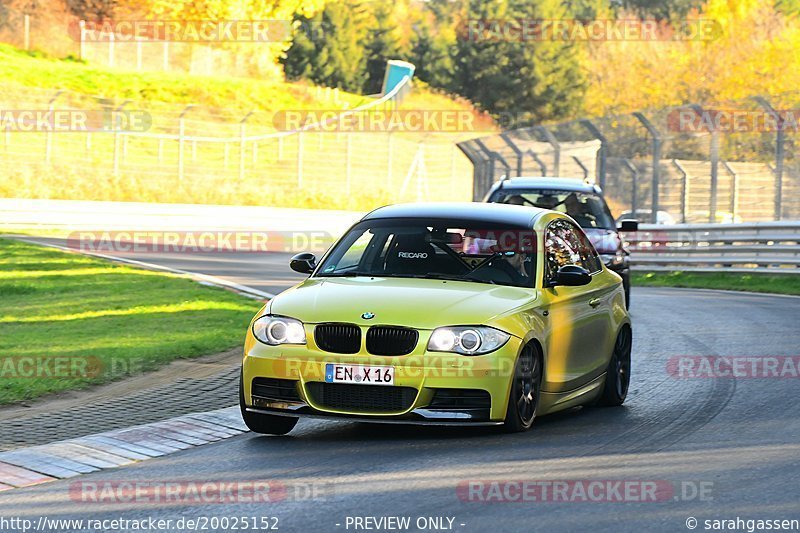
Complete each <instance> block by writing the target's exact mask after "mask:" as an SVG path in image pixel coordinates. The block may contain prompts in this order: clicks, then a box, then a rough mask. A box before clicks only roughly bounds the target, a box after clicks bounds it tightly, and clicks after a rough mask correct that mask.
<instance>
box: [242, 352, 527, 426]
mask: <svg viewBox="0 0 800 533" xmlns="http://www.w3.org/2000/svg"><path fill="white" fill-rule="evenodd" d="M248 341H250V339H248ZM311 343H312V344H311V345H309V346H288V345H284V346H267V345H263V344H261V343H258V342H257V341H252V342H247V344H246V351H245V357H244V361H243V366H242V376H243V389H244V398H245V407H246V408H247V410H248V411H251V412H255V413H262V414H272V415H284V416H308V417H325V418H330V417H337V418H346V419H351V420H361V421H370V422H395V423H403V424H433V425H496V424H500V423H502V421H503V420H504V419H505V414H506V409H507V403H508V396H509V394H508V393H509V387H510V384H511V375H512V373H513V369H514V364H515V362H516V357H517V354H518V353H519V350H520V349H521V340H520V339H518V338H516V337H511V339H509V341H508V342H507V343H506V344H505V345H504V346H503V347H501V348H500V349H498V350H496V351H494V352H492V353H490V354H486V355H481V356H472V357H469V356H462V355H457V354H443V353H427V352H425V351H424V346H425V343H423V342H422V340H421V341H420V345H422V347H423V348H422V349H420V347H419V346H418V348H417V350H415V352H413V353H411V354H409V355H405V356H396V357H392V356H375V355H370V354H368V353H358V354H353V355H341V354H333V353H326V352H322V351H321V350H319V349H318V348H317V347H316V346H313V341H311ZM327 363H339V364H361V365H375V366H393V367H394V368H395V378H394V385H393V386H377V385H351V387H356V388H357V389H355V390H356V392H360V391H362V390H364V389H358V387H362V388H363V387H370V388H375V387H377V388H378V389H381V390H377V391H374V390H373V391H372V393H374V394H380V393H381V392H382V391H383V389H389V388H403V390H404V392H405V393H407V394H408V395H407V396H406V398H407V400H408V401H405V402H403V404H402V406H396V407H392V408H389V409H380V408H378V409H376V408H374V407H373V406H364V408H357V407H348V408H343V407H341V406H337V405H336V404H335V402H334V403H333V404H331V402H327V403H326V402H325V401H322V399H321V395H320V393H319V390H320V389H321V388H322V387H329V386H330V385H333V384H326V385H324V386H323V385H322V384H323V383H325V365H326V364H327ZM257 378H267V379H277V380H290V382H291V383H293V384H294V387H295V390H296V393H297V394H296V397H294V398H291V397H281V398H272V397H264V395H263V394H262V393H261V392H259V394H262V396H258V395H255V394H254V385H253V382H254V380H256V379H257ZM287 383H288V381H287ZM458 391H467V394H469V391H473V392H480V391H486V393H488V401H487V402H486V404H481V405H474V404H473V405H469V404H468V405H456V404H454V403H453V402H449V403H448V402H447V401H442V398H445V397H446V398H450V397H452V396H453V395H454V394H455V393H456V392H458ZM387 392H390V391H388V390H387ZM391 392H396V391H391ZM267 396H270V395H267ZM467 403H469V402H467ZM376 405H381V404H380V403H376ZM379 409H380V410H379Z"/></svg>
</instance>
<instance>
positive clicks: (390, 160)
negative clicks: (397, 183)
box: [386, 131, 394, 187]
mask: <svg viewBox="0 0 800 533" xmlns="http://www.w3.org/2000/svg"><path fill="white" fill-rule="evenodd" d="M387 143H388V147H387V150H388V152H389V153H388V156H387V158H386V182H387V183H388V184H389V187H391V186H392V178H393V176H392V173H393V168H392V167H393V166H394V135H393V133H392V132H391V131H390V132H389V140H388V141H387Z"/></svg>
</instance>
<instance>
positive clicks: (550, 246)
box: [544, 220, 585, 281]
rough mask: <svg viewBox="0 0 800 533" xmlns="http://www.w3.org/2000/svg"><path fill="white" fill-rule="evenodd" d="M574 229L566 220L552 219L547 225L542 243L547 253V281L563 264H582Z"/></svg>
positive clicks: (581, 265)
mask: <svg viewBox="0 0 800 533" xmlns="http://www.w3.org/2000/svg"><path fill="white" fill-rule="evenodd" d="M576 229H577V228H575V226H573V225H572V224H571V223H570V222H568V221H566V220H554V221H553V222H551V223H550V224H549V225H548V226H547V230H546V233H545V243H544V244H545V249H546V254H547V256H546V258H545V262H546V267H545V270H546V272H545V275H546V277H547V280H548V281H549V280H552V279H553V278H554V277H555V274H556V272H558V269H559V268H561V267H563V266H565V265H577V266H580V267H583V266H584V265H583V259H582V258H581V253H580V249H581V246H580V241H579V240H578V236H577V233H576V231H575V230H576ZM584 268H585V267H584Z"/></svg>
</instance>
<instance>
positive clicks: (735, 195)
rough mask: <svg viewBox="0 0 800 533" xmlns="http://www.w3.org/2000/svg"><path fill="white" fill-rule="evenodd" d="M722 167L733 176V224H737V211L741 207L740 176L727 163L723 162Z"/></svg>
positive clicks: (731, 204) (731, 205)
mask: <svg viewBox="0 0 800 533" xmlns="http://www.w3.org/2000/svg"><path fill="white" fill-rule="evenodd" d="M722 167H723V168H724V169H725V171H726V172H727V173H728V174H730V176H731V203H730V208H731V222H734V223H735V222H736V211H737V210H738V207H739V174H738V173H737V172H736V171H735V170H733V168H731V166H730V165H729V164H728V162H727V161H722Z"/></svg>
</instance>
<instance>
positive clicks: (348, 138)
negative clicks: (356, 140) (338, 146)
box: [344, 133, 353, 195]
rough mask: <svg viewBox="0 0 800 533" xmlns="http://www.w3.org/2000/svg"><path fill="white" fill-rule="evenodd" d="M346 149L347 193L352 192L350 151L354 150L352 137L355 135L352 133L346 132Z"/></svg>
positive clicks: (345, 173) (345, 177)
mask: <svg viewBox="0 0 800 533" xmlns="http://www.w3.org/2000/svg"><path fill="white" fill-rule="evenodd" d="M345 135H346V139H345V145H344V146H345V149H344V179H345V190H346V191H347V194H348V195H349V194H350V178H351V176H350V152H351V150H352V148H353V147H352V142H351V139H352V137H353V134H352V133H345Z"/></svg>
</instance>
